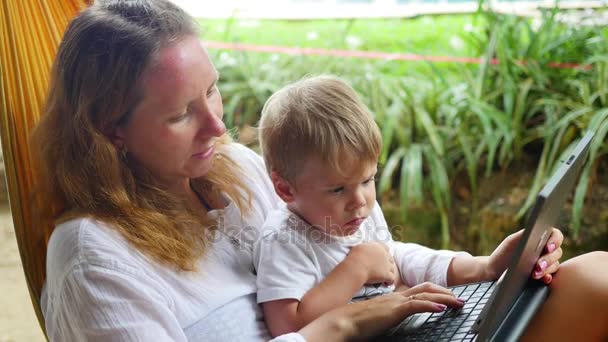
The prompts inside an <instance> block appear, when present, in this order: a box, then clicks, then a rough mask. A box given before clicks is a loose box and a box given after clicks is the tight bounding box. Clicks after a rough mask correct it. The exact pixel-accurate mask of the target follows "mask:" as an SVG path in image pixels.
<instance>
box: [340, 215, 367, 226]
mask: <svg viewBox="0 0 608 342" xmlns="http://www.w3.org/2000/svg"><path fill="white" fill-rule="evenodd" d="M363 221H365V217H357V218H355V219H352V220H350V221H348V222H346V224H345V226H360V225H361V223H363Z"/></svg>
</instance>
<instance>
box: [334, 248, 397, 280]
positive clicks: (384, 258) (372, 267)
mask: <svg viewBox="0 0 608 342" xmlns="http://www.w3.org/2000/svg"><path fill="white" fill-rule="evenodd" d="M346 260H348V261H349V262H353V263H355V265H356V267H357V268H359V269H361V270H363V271H364V272H365V274H366V275H367V281H366V282H365V283H366V284H377V283H386V284H388V285H391V284H394V283H395V282H396V281H397V278H398V277H399V273H398V271H397V265H395V260H394V259H393V256H392V255H391V254H390V252H389V249H388V246H386V245H385V244H383V243H379V242H368V243H363V244H360V245H357V246H354V247H353V248H352V249H351V250H350V253H349V254H348V257H347V259H346Z"/></svg>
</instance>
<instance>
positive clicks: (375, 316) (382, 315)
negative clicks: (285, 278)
mask: <svg viewBox="0 0 608 342" xmlns="http://www.w3.org/2000/svg"><path fill="white" fill-rule="evenodd" d="M462 305H463V302H462V301H460V300H459V299H457V298H456V297H454V294H453V293H452V292H451V291H450V290H448V289H446V288H444V287H441V286H438V285H434V284H431V283H424V284H420V285H417V286H414V287H412V288H410V289H409V290H406V291H403V292H394V293H391V294H387V295H384V296H378V297H375V298H372V299H370V300H366V301H361V302H357V303H354V304H349V305H345V306H342V307H339V308H337V309H334V310H332V311H329V312H327V313H326V314H324V315H322V316H321V317H319V318H317V319H316V320H314V321H313V322H311V323H310V324H308V325H307V326H305V327H304V328H302V329H301V330H300V331H299V333H300V334H301V335H302V336H304V338H305V339H306V340H307V341H309V342H313V341H345V340H365V339H369V338H371V337H374V336H376V335H379V334H381V333H383V332H386V331H387V330H388V329H390V328H392V327H394V326H396V325H397V324H399V323H400V322H401V321H402V320H403V319H405V318H406V317H407V316H410V315H413V314H415V313H419V312H441V311H444V310H445V309H446V308H447V307H455V308H459V307H462Z"/></svg>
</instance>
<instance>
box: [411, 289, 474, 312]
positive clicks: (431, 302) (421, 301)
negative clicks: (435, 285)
mask: <svg viewBox="0 0 608 342" xmlns="http://www.w3.org/2000/svg"><path fill="white" fill-rule="evenodd" d="M408 299H409V302H410V304H411V305H412V306H413V307H414V308H415V311H414V312H413V313H417V312H427V311H431V312H440V311H443V310H445V309H446V308H447V307H448V306H449V307H452V308H460V307H462V306H463V305H464V300H462V299H460V298H456V297H455V296H454V295H453V294H443V293H428V292H423V293H419V294H415V295H411V296H409V298H408ZM420 310H422V311H420Z"/></svg>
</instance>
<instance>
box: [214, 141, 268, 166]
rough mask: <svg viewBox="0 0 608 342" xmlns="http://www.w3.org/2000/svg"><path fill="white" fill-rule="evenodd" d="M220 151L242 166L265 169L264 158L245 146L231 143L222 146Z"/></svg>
mask: <svg viewBox="0 0 608 342" xmlns="http://www.w3.org/2000/svg"><path fill="white" fill-rule="evenodd" d="M220 151H221V152H223V153H225V154H226V155H227V156H228V157H230V158H231V159H232V160H233V161H234V162H236V163H237V164H239V165H241V166H254V167H256V168H262V169H264V160H263V159H262V156H260V155H259V154H258V153H256V152H255V151H254V150H252V149H250V148H249V147H247V146H245V145H243V144H239V143H236V142H231V143H228V144H225V145H222V147H221V148H220Z"/></svg>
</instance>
